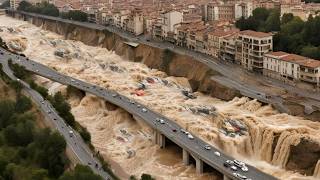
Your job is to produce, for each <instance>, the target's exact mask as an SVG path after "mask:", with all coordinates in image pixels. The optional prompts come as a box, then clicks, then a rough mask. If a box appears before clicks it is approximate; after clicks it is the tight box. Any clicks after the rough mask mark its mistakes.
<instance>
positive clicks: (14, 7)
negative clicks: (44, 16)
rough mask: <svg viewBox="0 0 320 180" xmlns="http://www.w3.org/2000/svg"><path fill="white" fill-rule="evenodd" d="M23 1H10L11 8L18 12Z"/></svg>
mask: <svg viewBox="0 0 320 180" xmlns="http://www.w3.org/2000/svg"><path fill="white" fill-rule="evenodd" d="M20 2H21V0H10V8H11V9H14V10H16V9H17V8H18V7H19V3H20Z"/></svg>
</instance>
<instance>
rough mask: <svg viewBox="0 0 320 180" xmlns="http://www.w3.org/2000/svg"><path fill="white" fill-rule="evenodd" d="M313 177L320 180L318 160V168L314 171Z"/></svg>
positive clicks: (319, 161)
mask: <svg viewBox="0 0 320 180" xmlns="http://www.w3.org/2000/svg"><path fill="white" fill-rule="evenodd" d="M313 176H314V177H315V178H318V179H320V160H318V162H317V165H316V168H315V169H314V173H313Z"/></svg>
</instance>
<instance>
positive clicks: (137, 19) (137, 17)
mask: <svg viewBox="0 0 320 180" xmlns="http://www.w3.org/2000/svg"><path fill="white" fill-rule="evenodd" d="M125 17H126V18H125V19H124V20H123V24H122V29H124V30H126V31H128V32H131V33H133V34H134V35H136V36H137V35H140V34H142V33H143V15H142V11H141V9H134V10H132V11H131V12H130V14H128V15H127V16H125Z"/></svg>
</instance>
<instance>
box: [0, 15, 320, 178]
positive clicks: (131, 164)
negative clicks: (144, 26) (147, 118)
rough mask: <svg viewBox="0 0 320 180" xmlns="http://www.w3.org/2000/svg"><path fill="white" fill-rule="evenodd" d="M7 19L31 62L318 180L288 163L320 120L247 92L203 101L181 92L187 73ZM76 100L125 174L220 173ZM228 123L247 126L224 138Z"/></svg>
mask: <svg viewBox="0 0 320 180" xmlns="http://www.w3.org/2000/svg"><path fill="white" fill-rule="evenodd" d="M0 24H1V25H2V27H1V29H2V31H1V32H0V36H1V37H2V38H3V39H4V40H5V41H6V42H11V41H12V40H14V42H15V43H13V45H12V46H13V48H14V49H20V50H21V52H23V53H24V54H26V55H27V56H29V57H30V58H31V59H34V60H36V61H38V62H40V63H42V64H45V65H47V66H50V67H52V68H55V69H56V70H57V71H59V72H61V73H64V74H67V75H69V76H72V77H75V78H78V79H82V80H85V81H88V82H91V83H95V84H98V85H100V86H103V87H106V88H109V89H113V90H116V91H118V92H119V93H121V94H124V95H126V96H128V97H130V98H132V99H134V100H136V101H139V102H141V103H143V104H145V105H147V106H148V107H149V108H152V109H153V110H155V111H158V112H160V113H162V114H164V115H166V116H167V117H169V118H171V119H172V120H174V121H176V122H177V123H178V124H180V125H181V126H182V127H184V128H186V129H187V130H188V131H190V132H192V133H193V134H196V135H197V136H199V137H201V138H202V139H203V140H205V141H206V142H208V143H209V144H213V145H215V146H217V147H219V148H220V149H222V150H223V151H225V152H227V153H229V154H230V155H232V156H234V157H237V158H238V159H240V160H243V161H245V162H247V163H249V164H251V165H254V166H256V167H257V168H259V169H261V170H263V171H264V172H267V173H269V174H272V175H274V176H276V177H278V178H280V179H311V178H313V177H312V176H308V177H305V176H303V175H302V174H299V173H295V172H293V171H286V170H285V169H284V167H285V166H286V164H287V162H288V161H289V157H290V153H291V147H294V146H296V145H298V144H299V142H301V139H302V138H305V139H309V140H312V142H317V143H320V123H318V122H311V121H308V120H305V119H303V118H299V117H294V116H290V115H287V114H280V113H278V112H277V111H276V110H274V109H273V108H272V107H270V106H262V105H261V104H260V103H259V102H257V101H256V100H250V99H249V98H246V97H242V98H234V99H233V100H232V101H229V102H225V101H221V100H219V99H216V98H212V97H209V96H207V95H203V94H201V93H199V92H196V93H195V95H196V96H197V98H196V99H186V98H185V96H184V95H182V93H181V88H188V87H190V85H189V84H188V80H187V79H185V78H176V77H168V76H167V75H166V74H165V73H164V72H160V71H158V70H156V69H149V68H148V67H147V66H145V65H144V64H141V63H134V62H130V61H127V60H124V59H122V58H121V57H119V56H117V55H116V54H115V53H114V52H111V51H108V50H106V49H104V48H99V47H91V46H86V45H84V44H83V43H81V42H78V41H72V40H63V37H61V36H59V35H57V34H54V33H51V32H48V31H44V30H42V29H40V28H38V27H36V26H34V25H32V24H28V23H27V22H24V21H19V20H16V19H12V18H8V17H4V16H2V17H0ZM9 27H10V28H9ZM19 43H21V45H19ZM147 77H153V82H152V83H147V82H145V84H146V89H145V92H144V93H145V95H144V96H137V95H134V94H132V92H134V89H136V88H137V85H138V83H139V82H141V81H143V80H146V78H147ZM52 86H53V87H55V85H54V84H53V85H52ZM55 88H58V87H55ZM55 88H53V89H55ZM52 91H53V92H54V91H55V90H52ZM69 100H70V102H71V104H72V112H73V114H74V115H75V117H76V120H77V121H78V122H79V123H80V124H81V125H83V126H85V127H87V128H88V130H89V132H90V133H91V135H92V141H93V145H94V146H95V147H96V148H97V149H99V150H100V152H101V153H103V154H104V155H105V157H109V158H110V159H112V160H113V161H115V162H118V163H119V164H120V166H121V168H122V170H123V171H124V172H125V173H127V174H136V175H139V174H140V173H142V172H148V173H150V174H154V175H155V176H157V177H159V178H163V179H184V178H187V179H193V178H194V179H198V178H204V179H205V178H209V179H210V178H213V176H210V175H204V176H202V177H199V176H197V175H195V173H194V168H190V167H185V166H183V165H182V160H181V154H180V153H178V152H177V151H176V150H173V149H169V150H167V149H164V150H160V149H159V148H158V147H157V146H155V145H152V144H151V141H150V135H151V134H150V131H149V129H148V127H146V126H145V125H143V123H136V122H135V121H134V120H133V119H132V118H131V116H129V115H128V114H127V113H126V112H124V111H123V110H121V109H119V108H113V107H112V106H111V105H109V104H105V103H104V102H103V101H101V100H99V99H98V98H96V97H93V96H88V95H87V96H85V97H84V98H83V99H79V98H76V97H73V98H71V99H69ZM168 102H170V103H168ZM199 107H208V108H209V109H210V108H213V107H214V108H216V111H215V112H214V115H212V114H210V115H208V114H205V113H195V112H194V111H192V109H194V108H199ZM226 120H230V121H231V120H237V121H238V122H240V123H243V124H244V125H245V126H246V128H245V129H246V130H245V132H243V134H242V135H241V136H240V135H237V134H236V135H233V136H235V137H230V136H229V135H224V134H223V133H221V129H222V127H224V126H230V122H229V121H228V122H227V121H226ZM226 124H227V125H226ZM146 157H147V158H146ZM146 159H147V160H146ZM314 165H315V164H314ZM318 169H319V163H318V165H317V167H316V170H315V171H314V172H316V173H317V174H319V171H318ZM314 177H316V175H315V176H314Z"/></svg>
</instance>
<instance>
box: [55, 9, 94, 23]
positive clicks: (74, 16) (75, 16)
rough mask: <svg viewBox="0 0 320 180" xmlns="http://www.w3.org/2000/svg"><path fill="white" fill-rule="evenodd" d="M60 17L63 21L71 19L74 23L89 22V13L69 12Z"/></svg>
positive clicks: (61, 14)
mask: <svg viewBox="0 0 320 180" xmlns="http://www.w3.org/2000/svg"><path fill="white" fill-rule="evenodd" d="M60 16H61V17H62V18H63V19H70V20H74V21H82V22H85V21H88V15H87V13H85V12H83V11H80V10H71V11H69V12H61V13H60Z"/></svg>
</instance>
